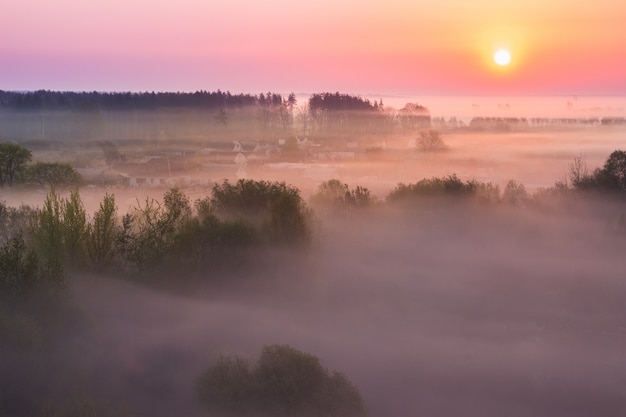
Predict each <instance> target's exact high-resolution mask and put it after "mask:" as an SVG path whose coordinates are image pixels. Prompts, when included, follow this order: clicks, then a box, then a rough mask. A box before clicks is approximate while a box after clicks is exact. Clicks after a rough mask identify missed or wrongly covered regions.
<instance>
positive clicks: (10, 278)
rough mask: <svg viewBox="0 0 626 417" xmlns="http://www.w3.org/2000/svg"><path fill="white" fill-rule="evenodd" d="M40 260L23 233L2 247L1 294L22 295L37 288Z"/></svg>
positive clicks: (0, 259)
mask: <svg viewBox="0 0 626 417" xmlns="http://www.w3.org/2000/svg"><path fill="white" fill-rule="evenodd" d="M38 284H39V259H38V257H37V254H36V253H35V251H34V250H33V249H30V248H28V247H27V246H26V243H25V242H24V238H23V236H22V234H21V233H18V234H16V235H15V236H13V237H12V238H11V239H9V240H8V241H7V242H5V243H4V244H3V245H2V246H0V293H3V294H6V295H21V294H24V293H28V292H30V291H33V290H34V289H36V288H37V286H38Z"/></svg>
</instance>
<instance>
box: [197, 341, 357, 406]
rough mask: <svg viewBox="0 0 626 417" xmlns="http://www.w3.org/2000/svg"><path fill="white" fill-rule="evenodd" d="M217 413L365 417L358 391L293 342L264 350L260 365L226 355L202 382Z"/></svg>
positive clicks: (205, 398) (200, 388)
mask: <svg viewBox="0 0 626 417" xmlns="http://www.w3.org/2000/svg"><path fill="white" fill-rule="evenodd" d="M196 391H197V394H198V397H199V399H200V400H201V401H202V403H203V404H204V405H205V406H206V407H207V408H208V409H209V410H211V411H213V412H217V413H221V414H224V415H229V416H230V415H232V416H249V415H267V416H270V415H271V416H278V417H281V416H294V415H297V416H319V415H322V416H329V417H330V416H337V417H339V416H341V417H344V416H346V417H349V416H362V415H364V414H365V411H364V406H363V401H362V399H361V395H360V394H359V392H358V390H357V389H356V387H354V385H352V383H351V382H350V381H349V380H348V379H347V378H346V377H345V376H344V375H343V374H341V373H338V372H332V373H331V372H329V371H328V370H326V369H325V368H324V367H322V365H321V364H320V361H319V358H317V357H316V356H313V355H311V354H308V353H305V352H301V351H299V350H297V349H294V348H292V347H290V346H288V345H272V346H266V347H264V348H263V350H262V352H261V355H260V356H259V358H258V360H257V362H256V365H255V367H254V368H250V366H249V364H248V362H247V361H246V360H244V359H241V358H239V357H237V356H235V357H233V358H230V357H225V356H221V357H220V358H219V359H218V361H217V362H216V363H215V364H214V365H213V366H211V367H209V368H208V369H207V370H206V371H205V372H204V373H203V374H202V375H201V376H200V377H199V378H198V380H197V383H196Z"/></svg>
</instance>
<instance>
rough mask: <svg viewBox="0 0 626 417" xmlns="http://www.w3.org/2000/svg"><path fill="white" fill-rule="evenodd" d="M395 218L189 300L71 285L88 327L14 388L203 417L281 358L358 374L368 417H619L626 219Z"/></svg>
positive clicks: (79, 323) (452, 209)
mask: <svg viewBox="0 0 626 417" xmlns="http://www.w3.org/2000/svg"><path fill="white" fill-rule="evenodd" d="M386 210H387V209H385V210H382V211H375V212H373V213H369V214H363V215H359V216H352V218H351V220H348V219H346V218H335V219H334V220H333V219H326V220H325V221H324V226H322V227H321V229H320V230H318V234H317V237H316V238H315V240H314V242H313V243H312V245H311V246H310V247H309V248H308V249H307V250H306V251H304V252H293V251H278V252H276V253H273V254H272V255H269V256H268V258H267V259H266V260H265V261H264V262H262V263H261V264H260V267H259V269H258V270H254V271H250V270H247V269H245V268H242V269H239V270H236V271H233V273H232V274H226V275H227V279H226V280H220V281H219V284H211V285H203V284H202V283H199V284H198V285H197V286H194V287H193V289H192V290H190V289H189V288H187V290H181V291H180V293H179V294H176V293H172V292H171V291H170V292H164V291H158V290H154V289H149V288H146V287H144V286H139V285H134V284H132V283H129V282H123V281H120V280H118V279H113V278H107V277H95V276H82V277H75V279H74V283H73V285H72V287H71V289H70V291H69V294H68V295H67V296H68V297H69V300H71V307H69V308H70V309H71V310H72V312H71V314H68V315H69V316H70V317H72V320H70V323H74V324H73V325H71V324H70V325H66V326H65V330H64V334H63V335H62V336H59V337H60V338H61V337H62V339H61V340H59V341H58V342H56V344H55V347H54V348H53V349H52V350H50V351H48V352H45V353H42V354H41V355H38V357H37V359H36V360H35V361H34V362H30V361H31V359H30V358H29V357H24V359H23V360H27V361H28V363H27V364H23V366H24V368H25V369H29V371H28V372H24V371H23V368H22V371H19V372H18V374H16V375H13V377H14V378H15V380H14V383H13V385H12V386H11V389H15V390H18V391H19V390H21V389H24V388H26V389H27V390H32V391H33V392H37V394H38V395H41V396H42V397H43V398H47V397H48V396H51V398H56V400H59V399H61V398H63V399H66V398H71V397H72V395H90V396H94V397H96V398H100V399H102V400H103V401H104V402H105V404H109V406H110V407H113V409H118V410H119V409H121V410H126V409H128V410H131V411H132V412H133V413H135V415H151V416H159V415H161V416H168V415H190V416H191V415H203V414H204V413H203V411H202V410H201V409H200V408H199V405H198V402H197V400H196V399H195V397H194V386H193V384H194V381H195V378H196V377H197V376H198V375H199V374H200V373H201V372H202V370H203V369H205V368H206V367H207V366H208V365H209V364H211V363H212V361H213V360H215V358H216V357H217V355H218V354H219V353H223V354H239V355H242V356H244V357H248V358H254V357H255V356H256V355H257V354H258V353H259V351H260V349H261V348H262V346H264V345H268V344H276V343H278V344H289V345H291V346H293V347H296V348H298V349H301V350H303V351H306V352H311V353H313V354H315V355H317V356H319V357H320V359H321V361H322V363H323V364H324V366H326V367H328V368H330V369H337V370H340V371H342V372H344V373H345V374H346V375H347V376H348V377H349V378H350V379H351V380H352V381H353V382H354V383H355V385H356V386H357V387H358V388H359V389H360V391H361V393H362V395H363V397H364V401H365V404H366V406H367V409H368V412H369V414H370V415H372V416H402V415H405V416H422V415H427V416H431V415H439V416H457V415H467V416H485V415H487V416H489V415H503V414H506V415H510V416H528V415H535V416H544V415H545V416H588V415H603V416H619V415H623V413H624V411H625V408H624V407H625V406H624V404H626V390H625V388H626V386H625V381H624V374H625V372H626V355H625V354H624V346H626V319H625V314H624V313H625V311H624V305H626V304H625V301H626V282H625V281H624V273H623V271H624V268H625V267H626V260H625V258H624V256H623V254H624V250H625V249H626V239H625V238H624V235H623V231H622V233H621V234H615V233H613V232H612V231H611V228H610V227H609V226H610V222H608V221H607V219H611V218H614V216H616V215H619V213H623V208H622V207H619V206H617V207H616V206H613V205H611V204H609V203H606V205H604V204H603V205H600V204H595V205H590V204H588V203H580V204H579V205H576V206H572V207H560V208H558V210H547V211H541V210H532V209H520V208H503V207H499V208H497V207H496V208H494V207H488V206H472V205H468V206H465V205H463V204H461V205H458V206H451V205H450V204H447V203H445V202H444V203H435V204H433V205H425V206H420V207H414V208H411V209H397V210H395V211H392V212H388V211H386ZM17 361H18V362H19V361H20V356H19V354H18V355H17ZM12 366H17V365H15V364H13V365H7V364H6V363H5V365H4V367H5V369H4V370H3V374H4V375H5V376H6V375H9V374H10V373H9V372H10V369H12V368H11V367H12ZM7 368H8V370H9V371H7ZM18 369H20V368H19V367H18ZM9 391H10V389H9ZM11 394H15V393H14V392H13V393H12V392H9V393H7V392H6V391H5V394H4V397H5V398H7V397H9V398H11Z"/></svg>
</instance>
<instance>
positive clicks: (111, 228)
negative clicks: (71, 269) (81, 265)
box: [85, 194, 117, 272]
mask: <svg viewBox="0 0 626 417" xmlns="http://www.w3.org/2000/svg"><path fill="white" fill-rule="evenodd" d="M116 213H117V208H116V206H115V196H113V195H110V194H106V195H105V196H104V198H103V199H102V201H101V202H100V208H99V209H98V211H97V212H96V213H94V216H93V221H92V222H91V223H89V224H88V226H87V228H86V237H85V246H86V249H87V255H88V257H89V261H90V265H91V267H92V268H93V269H94V270H96V271H100V272H101V271H105V270H107V269H108V268H109V267H110V266H111V264H112V263H113V259H114V257H115V237H116Z"/></svg>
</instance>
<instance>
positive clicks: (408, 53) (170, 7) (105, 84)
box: [0, 0, 626, 95]
mask: <svg viewBox="0 0 626 417" xmlns="http://www.w3.org/2000/svg"><path fill="white" fill-rule="evenodd" d="M505 3H506V4H505ZM572 3H575V4H572ZM0 16H1V17H2V22H1V24H0V56H1V57H2V60H1V61H0V62H1V63H0V89H4V90H35V89H51V90H80V91H82V90H99V91H195V90H216V89H222V90H230V91H232V92H253V93H256V92H261V91H268V90H271V91H276V92H283V93H285V92H290V91H294V92H318V91H342V92H354V93H359V94H367V93H381V94H383V93H388V94H392V93H405V94H475V95H476V94H485V95H494V94H496V95H497V94H580V95H584V94H590V95H604V94H609V95H626V32H625V31H624V28H623V26H624V22H626V2H624V1H623V0H594V1H593V2H592V1H586V2H572V1H565V0H525V1H524V2H503V1H501V0H474V1H468V0H446V1H440V2H434V1H432V0H429V1H425V0H387V1H384V2H383V1H367V0H360V1H357V0H316V1H314V2H297V1H293V0H266V1H258V0H228V1H219V2H218V1H213V0H210V1H207V0H177V1H165V0H108V1H102V2H91V1H84V0H55V1H49V0H20V1H5V0H2V5H0ZM501 47H504V48H507V49H509V50H510V52H511V54H512V56H513V60H512V63H511V65H509V66H508V67H506V68H499V67H497V66H496V65H495V64H494V63H493V60H492V56H493V53H494V51H495V50H496V49H498V48H501Z"/></svg>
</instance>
